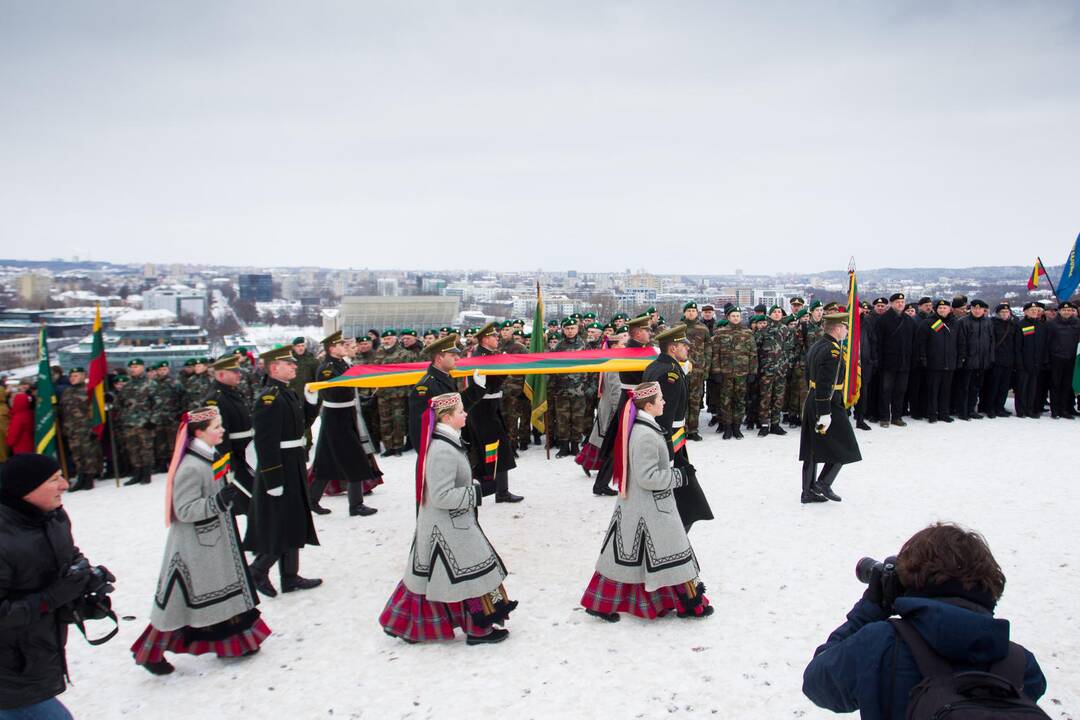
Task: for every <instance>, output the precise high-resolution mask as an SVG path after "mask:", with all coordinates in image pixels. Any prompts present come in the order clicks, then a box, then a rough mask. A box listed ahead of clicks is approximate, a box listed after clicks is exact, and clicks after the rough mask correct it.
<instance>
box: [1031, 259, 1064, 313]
mask: <svg viewBox="0 0 1080 720" xmlns="http://www.w3.org/2000/svg"><path fill="white" fill-rule="evenodd" d="M1035 260H1036V261H1038V263H1039V267H1040V268H1042V271H1043V274H1044V275H1046V282H1048V283H1050V292H1052V293H1054V297H1056V298H1057V299H1058V302H1061V298H1060V297H1058V294H1057V288H1055V287H1054V281H1053V280H1051V279H1050V273H1049V272H1047V270H1046V265H1044V264H1043V261H1042V258H1041V257H1039V256H1038V255H1036V256H1035Z"/></svg>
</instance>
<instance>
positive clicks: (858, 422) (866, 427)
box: [855, 418, 871, 430]
mask: <svg viewBox="0 0 1080 720" xmlns="http://www.w3.org/2000/svg"><path fill="white" fill-rule="evenodd" d="M855 427H857V428H859V429H860V430H870V429H871V428H870V426H869V425H867V424H866V420H863V419H862V418H858V419H857V420H856V421H855Z"/></svg>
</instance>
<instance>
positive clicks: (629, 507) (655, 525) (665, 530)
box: [596, 412, 699, 591]
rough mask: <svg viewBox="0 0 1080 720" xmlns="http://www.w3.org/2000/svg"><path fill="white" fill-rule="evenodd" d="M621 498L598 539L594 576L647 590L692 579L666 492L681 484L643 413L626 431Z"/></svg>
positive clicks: (690, 559) (693, 564) (682, 533)
mask: <svg viewBox="0 0 1080 720" xmlns="http://www.w3.org/2000/svg"><path fill="white" fill-rule="evenodd" d="M628 462H629V467H630V470H629V478H628V482H627V488H626V497H619V499H618V501H617V502H616V504H615V512H614V513H613V514H612V516H611V523H610V524H609V525H608V529H607V532H606V533H605V534H604V544H603V546H602V547H601V548H600V559H599V560H597V561H596V571H597V572H598V573H600V574H601V575H603V576H604V577H606V578H608V579H610V580H615V581H618V582H622V583H633V584H644V585H645V589H646V590H648V591H653V590H656V589H658V588H662V587H666V586H668V585H679V584H681V583H684V582H689V581H691V580H693V579H694V578H696V577H697V575H698V571H699V567H698V561H697V557H695V555H694V549H693V548H692V547H691V546H690V540H689V538H687V537H686V530H684V529H683V524H682V518H681V517H680V516H679V510H678V508H676V507H675V497H674V495H673V494H672V491H673V490H674V489H675V488H676V487H678V486H680V485H681V484H682V482H683V476H682V474H681V472H680V471H679V470H678V469H677V468H674V467H672V461H671V460H670V459H669V457H668V446H667V442H666V441H665V440H664V433H663V431H662V430H661V429H660V426H659V425H658V424H657V423H656V420H655V419H654V418H653V417H652V416H651V415H649V414H647V413H643V412H642V413H638V416H637V420H636V421H635V422H634V427H633V428H632V429H631V431H630V442H629V461H628Z"/></svg>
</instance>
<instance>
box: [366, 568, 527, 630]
mask: <svg viewBox="0 0 1080 720" xmlns="http://www.w3.org/2000/svg"><path fill="white" fill-rule="evenodd" d="M516 604H517V603H512V605H515V606H516ZM481 606H482V602H481V601H480V600H479V599H468V600H464V601H462V602H438V601H437V600H428V599H427V598H426V597H424V596H423V595H417V594H416V593H414V592H410V591H409V588H407V587H405V582H404V581H399V582H398V584H397V587H396V588H394V593H393V594H392V595H391V596H390V599H389V600H387V601H386V607H385V608H383V611H382V614H381V615H379V624H380V625H382V627H383V630H385V631H386V632H387V633H388V634H390V635H393V636H394V637H399V638H403V639H405V640H409V641H411V642H426V641H429V640H452V639H453V638H454V628H455V627H459V628H461V629H462V630H464V631H465V634H466V635H471V636H473V637H477V636H483V635H487V634H489V633H490V632H491V626H490V625H488V626H487V627H481V626H480V625H478V624H477V623H476V620H475V619H474V618H473V614H472V612H470V609H473V610H476V611H479V609H480V608H481ZM504 607H505V606H504ZM502 609H503V608H499V609H497V614H496V615H495V616H494V617H491V618H490V619H493V620H494V621H495V624H502V622H503V621H505V620H506V617H507V616H508V615H509V610H506V611H505V612H500V610H502ZM510 609H513V608H512V607H511V608H510Z"/></svg>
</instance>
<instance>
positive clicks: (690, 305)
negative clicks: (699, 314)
mask: <svg viewBox="0 0 1080 720" xmlns="http://www.w3.org/2000/svg"><path fill="white" fill-rule="evenodd" d="M682 309H683V312H686V311H687V310H697V303H696V302H694V301H693V300H691V301H690V302H688V303H686V304H685V305H683V306H682Z"/></svg>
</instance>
